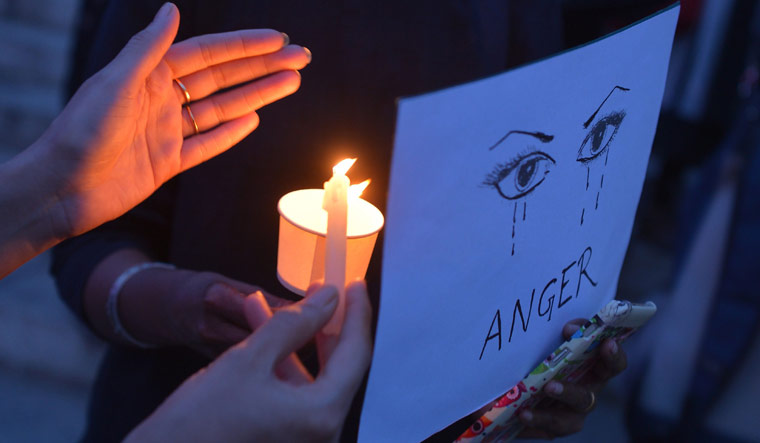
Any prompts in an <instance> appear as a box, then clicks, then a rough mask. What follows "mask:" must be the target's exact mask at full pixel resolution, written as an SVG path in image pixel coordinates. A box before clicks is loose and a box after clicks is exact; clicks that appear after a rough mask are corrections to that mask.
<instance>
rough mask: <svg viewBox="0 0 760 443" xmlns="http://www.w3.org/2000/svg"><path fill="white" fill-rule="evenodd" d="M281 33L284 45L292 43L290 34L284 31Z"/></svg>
mask: <svg viewBox="0 0 760 443" xmlns="http://www.w3.org/2000/svg"><path fill="white" fill-rule="evenodd" d="M280 34H282V42H283V43H282V46H288V45H289V44H290V36H289V35H288V34H286V33H284V32H281V33H280Z"/></svg>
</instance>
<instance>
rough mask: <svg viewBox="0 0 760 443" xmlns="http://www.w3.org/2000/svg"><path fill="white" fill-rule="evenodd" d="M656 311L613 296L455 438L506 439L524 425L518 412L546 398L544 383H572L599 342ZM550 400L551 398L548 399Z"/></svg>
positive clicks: (626, 332) (470, 442) (630, 329)
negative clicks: (556, 381) (553, 381)
mask: <svg viewBox="0 0 760 443" xmlns="http://www.w3.org/2000/svg"><path fill="white" fill-rule="evenodd" d="M656 311H657V307H656V306H655V305H654V303H652V302H647V303H645V304H635V303H631V302H628V301H620V300H612V301H610V302H609V303H608V304H607V305H606V306H605V307H604V308H602V309H601V310H600V311H599V313H597V314H596V315H594V316H593V317H592V318H591V319H590V320H589V321H588V322H586V324H585V325H583V326H582V327H581V328H580V329H579V330H578V331H576V333H575V334H573V336H572V337H570V339H569V340H568V341H566V342H565V343H563V344H562V345H561V346H560V347H558V348H557V349H556V350H555V351H554V352H552V353H551V354H550V355H549V356H548V357H546V359H545V360H544V361H543V362H542V363H541V364H540V365H538V366H537V367H536V368H535V369H533V371H531V373H530V374H528V375H527V376H526V377H525V378H524V379H523V380H522V381H521V382H520V383H518V384H516V385H515V386H513V387H512V389H510V390H509V391H508V392H507V393H506V394H504V395H502V396H501V397H499V398H498V399H496V402H495V403H494V404H493V406H492V407H491V409H489V410H488V411H487V412H486V413H485V414H483V415H482V416H481V417H480V418H479V419H478V420H477V421H476V422H475V423H473V424H472V425H471V426H470V427H469V428H468V429H467V431H465V432H464V433H463V434H462V435H460V436H459V438H457V439H456V442H462V443H481V442H482V443H489V442H497V441H499V442H501V441H509V440H512V439H513V438H515V437H516V436H517V435H518V434H519V433H520V431H522V429H523V424H522V422H521V421H520V420H519V418H518V416H519V415H520V412H522V411H523V410H525V409H532V408H533V407H535V406H536V405H537V404H538V403H540V402H541V401H542V400H544V399H545V398H546V396H545V395H544V394H543V387H544V385H546V383H548V382H549V381H551V380H558V381H562V382H567V383H573V382H576V381H578V380H580V379H581V377H583V375H584V374H585V373H586V372H587V371H588V370H589V369H590V368H591V367H592V366H593V365H594V362H595V358H594V357H596V355H597V353H598V352H599V345H600V344H601V343H602V342H603V341H604V340H606V339H608V338H612V339H614V340H615V341H617V342H618V343H620V342H622V341H624V340H625V339H626V338H628V337H630V336H631V334H633V333H634V332H635V331H636V330H637V329H638V328H640V327H641V326H643V325H644V323H646V322H647V321H648V320H649V319H650V318H651V317H652V316H653V315H654V313H655V312H656ZM547 401H551V399H547Z"/></svg>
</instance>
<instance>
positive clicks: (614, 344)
mask: <svg viewBox="0 0 760 443" xmlns="http://www.w3.org/2000/svg"><path fill="white" fill-rule="evenodd" d="M617 352H618V344H617V342H616V341H615V340H612V343H611V344H610V354H612V355H615V354H617Z"/></svg>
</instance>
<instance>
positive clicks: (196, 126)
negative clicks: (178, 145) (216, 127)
mask: <svg viewBox="0 0 760 443" xmlns="http://www.w3.org/2000/svg"><path fill="white" fill-rule="evenodd" d="M184 108H185V109H187V115H189V116H190V121H191V122H193V128H195V135H198V134H199V133H200V132H201V131H200V129H198V122H196V121H195V116H194V115H193V111H191V110H190V105H185V106H184Z"/></svg>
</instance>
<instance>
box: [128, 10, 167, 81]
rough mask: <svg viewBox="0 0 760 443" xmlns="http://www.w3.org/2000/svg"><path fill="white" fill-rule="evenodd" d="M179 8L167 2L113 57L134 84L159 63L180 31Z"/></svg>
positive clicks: (143, 79)
mask: <svg viewBox="0 0 760 443" xmlns="http://www.w3.org/2000/svg"><path fill="white" fill-rule="evenodd" d="M178 27H179V11H178V10H177V7H176V6H174V4H173V3H164V5H163V6H162V7H161V9H159V10H158V13H156V16H155V17H154V18H153V21H152V22H151V23H150V24H149V25H148V27H147V28H145V29H143V30H142V31H140V32H139V33H137V34H135V35H134V36H133V37H132V38H131V39H130V40H129V42H128V43H127V45H126V46H125V47H124V49H122V50H121V52H119V55H118V56H117V57H116V59H115V60H114V65H115V69H117V70H119V71H120V72H125V73H127V74H128V75H127V76H126V78H128V79H130V80H131V81H132V82H134V83H135V84H139V83H141V82H144V81H145V78H146V77H147V76H148V74H150V72H151V71H153V69H155V67H156V66H157V65H158V63H159V62H160V61H161V59H162V58H163V57H164V55H165V54H166V53H167V51H168V50H169V47H170V46H171V44H172V41H174V37H175V36H176V35H177V28H178Z"/></svg>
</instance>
